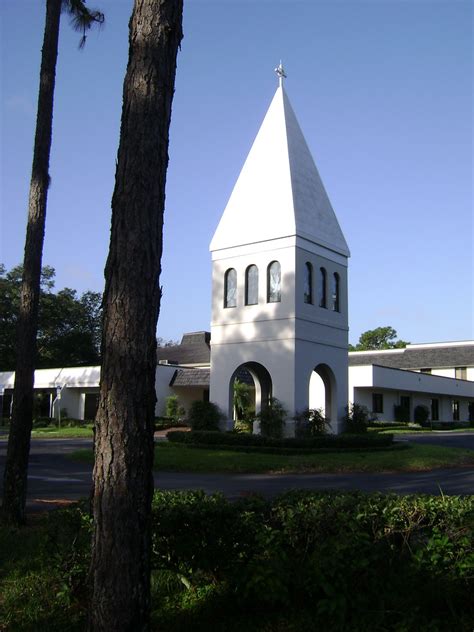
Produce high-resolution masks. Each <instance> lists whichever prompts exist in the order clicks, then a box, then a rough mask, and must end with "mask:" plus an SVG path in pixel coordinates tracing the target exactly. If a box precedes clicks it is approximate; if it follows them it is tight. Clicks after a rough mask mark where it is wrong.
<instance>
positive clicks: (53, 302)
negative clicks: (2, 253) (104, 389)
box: [0, 265, 102, 371]
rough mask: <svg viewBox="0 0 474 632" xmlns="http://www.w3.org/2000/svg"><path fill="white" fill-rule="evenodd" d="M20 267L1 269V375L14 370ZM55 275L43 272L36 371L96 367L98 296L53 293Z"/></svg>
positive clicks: (99, 312) (98, 341)
mask: <svg viewBox="0 0 474 632" xmlns="http://www.w3.org/2000/svg"><path fill="white" fill-rule="evenodd" d="M21 276H22V266H16V267H15V268H12V269H11V270H10V271H9V272H6V270H5V267H4V266H2V265H0V358H1V360H0V371H8V370H13V369H14V368H15V344H16V343H15V340H16V323H17V318H18V311H19V305H20V289H21ZM54 276H55V272H54V269H53V268H50V267H49V266H45V267H44V268H43V269H42V276H41V290H40V304H39V322H38V336H37V341H38V356H37V358H38V360H37V364H36V366H37V367H38V368H48V367H58V366H76V365H78V364H79V365H80V364H82V365H84V364H97V363H98V362H99V349H100V338H101V326H102V325H101V295H100V294H99V293H98V292H85V293H84V294H82V295H81V296H80V297H79V296H78V295H77V292H76V290H71V289H70V288H64V289H63V290H60V291H59V292H58V293H57V294H55V293H53V291H52V290H53V288H54Z"/></svg>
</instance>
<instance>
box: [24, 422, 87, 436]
mask: <svg viewBox="0 0 474 632" xmlns="http://www.w3.org/2000/svg"><path fill="white" fill-rule="evenodd" d="M93 434H94V433H93V430H92V424H90V425H89V424H88V425H86V426H75V427H71V428H69V427H66V428H57V427H56V426H50V427H48V428H36V429H35V430H33V431H32V433H31V437H32V438H33V439H73V438H82V437H91V438H92V436H93Z"/></svg>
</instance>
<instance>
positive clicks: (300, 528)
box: [152, 491, 474, 632]
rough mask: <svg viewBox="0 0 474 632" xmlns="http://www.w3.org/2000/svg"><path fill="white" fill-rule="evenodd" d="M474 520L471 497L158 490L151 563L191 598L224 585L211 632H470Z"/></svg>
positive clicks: (473, 612)
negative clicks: (239, 623)
mask: <svg viewBox="0 0 474 632" xmlns="http://www.w3.org/2000/svg"><path fill="white" fill-rule="evenodd" d="M473 512H474V499H473V497H464V498H462V497H461V498H460V497H446V496H444V497H429V496H422V495H417V496H401V497H400V496H397V495H395V494H393V495H383V494H371V495H367V494H362V493H358V492H355V493H346V492H331V493H329V492H328V493H321V492H308V491H293V492H289V493H287V494H283V495H282V496H280V497H277V498H276V499H274V500H268V501H265V500H263V499H261V498H259V497H251V498H244V499H240V500H239V501H237V503H231V502H229V501H227V500H225V499H224V498H223V497H222V496H220V495H214V496H206V495H204V494H203V492H179V493H173V492H155V497H154V501H153V560H152V564H153V569H154V572H157V571H158V572H168V573H174V574H176V575H177V576H179V577H181V578H182V581H183V582H184V583H185V585H186V586H187V590H188V591H190V594H195V593H196V591H199V590H200V589H201V590H202V589H203V587H204V586H205V585H208V586H209V585H219V586H221V587H222V588H221V590H222V592H220V601H219V602H217V604H216V605H215V607H214V608H211V609H210V610H209V614H208V616H209V621H208V623H211V621H214V622H216V621H218V620H219V619H220V618H221V617H222V616H224V617H227V620H228V621H230V620H235V617H238V616H242V613H244V612H251V613H253V616H260V617H262V619H263V620H267V619H268V617H269V616H275V615H276V614H278V615H279V617H280V618H281V617H285V616H288V615H289V620H290V621H291V620H293V621H296V620H299V619H298V618H299V617H300V616H301V614H302V613H305V616H306V617H307V619H308V620H311V621H312V627H310V628H308V627H305V626H303V625H302V626H300V627H299V626H298V625H296V627H285V626H282V627H281V626H276V627H275V628H273V627H262V628H260V627H258V626H256V627H255V630H257V629H268V630H270V629H272V630H273V629H282V630H283V629H285V630H287V629H288V630H296V629H315V630H316V629H321V630H327V631H334V632H335V631H336V630H358V631H362V630H371V631H380V632H382V631H383V632H386V631H389V630H390V631H393V632H395V630H397V631H400V630H415V629H417V630H430V632H448V630H454V629H455V630H458V631H465V632H468V631H470V630H471V627H472V626H471V624H472V620H473V619H472V617H473V616H474V602H473V600H472V599H471V595H472V568H473V567H474V550H473V546H472V542H473V541H474V526H473V523H472V515H473ZM216 607H217V608H221V612H219V616H217V613H216V609H215V608H216ZM229 609H230V610H231V612H232V614H230V612H229ZM224 613H225V614H224ZM252 620H253V619H252ZM201 623H203V622H202V621H201ZM470 626H471V627H470ZM186 629H189V630H191V629H193V628H192V627H189V628H186ZM199 629H201V628H199ZM202 629H206V627H205V626H203V627H202ZM218 629H219V630H223V629H225V628H224V627H218ZM232 629H234V628H233V627H232ZM235 629H238V628H237V627H236V628H235ZM252 629H254V628H252Z"/></svg>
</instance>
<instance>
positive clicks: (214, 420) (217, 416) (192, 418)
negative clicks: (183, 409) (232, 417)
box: [188, 401, 222, 430]
mask: <svg viewBox="0 0 474 632" xmlns="http://www.w3.org/2000/svg"><path fill="white" fill-rule="evenodd" d="M221 419H222V413H221V411H220V410H219V407H218V406H216V404H214V403H213V402H201V401H195V402H193V403H192V404H191V407H190V409H189V413H188V423H189V425H190V426H191V428H192V429H193V430H217V429H218V428H219V421H220V420H221Z"/></svg>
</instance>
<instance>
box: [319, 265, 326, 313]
mask: <svg viewBox="0 0 474 632" xmlns="http://www.w3.org/2000/svg"><path fill="white" fill-rule="evenodd" d="M318 304H319V307H324V308H326V307H327V304H326V269H325V268H319V283H318Z"/></svg>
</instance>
